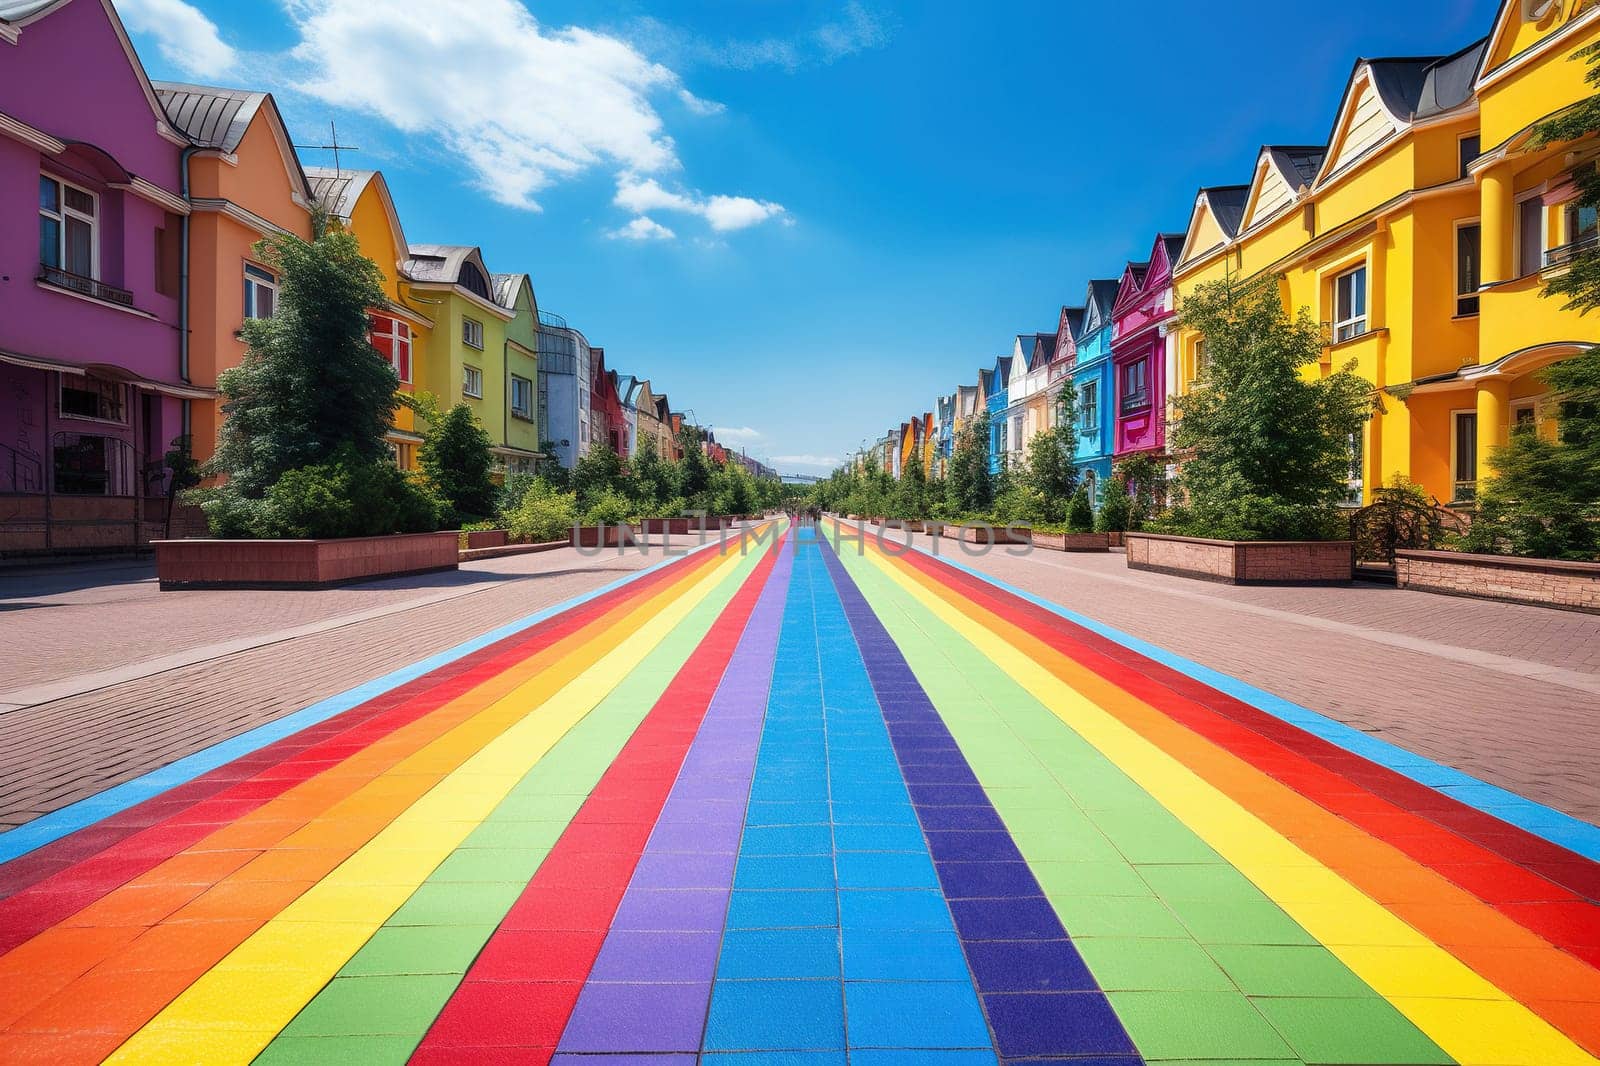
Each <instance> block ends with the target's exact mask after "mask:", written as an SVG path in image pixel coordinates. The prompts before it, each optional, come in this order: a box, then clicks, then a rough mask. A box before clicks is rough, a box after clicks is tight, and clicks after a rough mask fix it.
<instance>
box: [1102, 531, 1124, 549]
mask: <svg viewBox="0 0 1600 1066" xmlns="http://www.w3.org/2000/svg"><path fill="white" fill-rule="evenodd" d="M1122 537H1123V533H1122V530H1120V529H1117V530H1113V531H1111V532H1110V533H1107V534H1105V538H1106V543H1107V544H1108V545H1110V546H1111V547H1113V548H1120V547H1123V543H1122Z"/></svg>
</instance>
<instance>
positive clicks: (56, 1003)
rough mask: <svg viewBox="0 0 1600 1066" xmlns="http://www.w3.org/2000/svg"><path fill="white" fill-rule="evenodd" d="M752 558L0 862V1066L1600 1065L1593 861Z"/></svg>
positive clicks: (334, 715) (1204, 691)
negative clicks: (102, 1065)
mask: <svg viewBox="0 0 1600 1066" xmlns="http://www.w3.org/2000/svg"><path fill="white" fill-rule="evenodd" d="M841 531H842V532H843V533H845V534H847V535H850V536H849V538H848V539H843V540H841V539H839V533H840V532H841ZM760 532H761V533H762V534H764V538H763V539H761V540H759V541H754V542H752V541H751V540H749V539H746V540H745V541H743V542H741V544H740V545H739V549H738V550H736V549H735V548H734V547H732V546H730V547H729V548H727V549H719V548H718V546H716V545H711V546H708V547H706V548H703V549H700V550H697V551H695V552H693V553H691V554H689V555H687V556H683V557H677V558H672V559H665V560H663V561H662V562H660V563H658V564H657V565H655V566H652V567H650V568H649V569H647V570H645V571H642V572H641V573H639V574H637V575H635V576H632V577H630V578H628V579H626V580H624V581H620V582H617V583H615V584H614V585H611V586H608V587H606V588H604V589H601V590H600V591H598V592H596V593H594V594H591V595H589V596H587V597H584V598H583V599H582V600H581V601H577V602H573V603H571V604H568V605H564V606H563V608H561V609H558V610H554V611H549V612H545V613H543V614H540V615H536V616H533V617H530V618H528V619H524V620H523V621H522V622H519V623H517V624H514V625H512V626H508V627H505V628H504V629H501V630H496V631H494V632H492V633H488V634H485V635H484V636H483V637H482V638H480V639H478V640H476V641H473V642H471V643H469V644H467V645H464V646H462V647H459V648H456V649H454V650H452V651H450V652H447V653H444V654H442V655H439V656H436V657H434V658H432V659H429V660H427V661H425V662H423V663H419V664H416V665H415V666H414V667H411V668H408V669H406V670H402V671H399V672H398V673H396V674H393V675H390V676H388V677H385V678H380V679H378V680H376V681H374V682H372V683H370V684H368V685H366V686H363V687H362V688H360V689H358V690H355V691H353V692H351V693H346V694H344V695H342V696H338V697H335V698H333V699H330V700H327V701H324V702H323V703H319V704H317V705H314V706H312V707H307V708H305V709H304V710H302V711H300V712H298V713H297V714H295V715H292V716H290V717H289V718H287V719H284V720H283V721H281V722H279V723H276V724H275V725H274V726H272V727H268V728H264V729H261V730H257V731H255V732H252V733H248V734H245V735H243V736H241V737H238V738H235V739H234V740H233V741H230V742H228V743H227V744H224V745H221V746H219V747H218V748H215V749H211V750H208V751H205V752H201V753H199V754H197V755H195V756H191V757H190V758H188V759H185V760H183V761H182V762H179V763H175V764H173V765H172V766H169V767H166V768H164V769H162V770H160V771H157V772H156V773H153V774H151V775H148V776H147V777H145V778H141V779H139V780H137V781H133V782H130V783H128V784H126V785H122V786H118V787H117V788H116V789H113V790H111V791H109V792H107V793H105V794H103V795H101V796H99V797H96V798H95V799H93V800H90V801H86V802H85V803H81V804H78V805H75V806H73V807H69V808H66V809H64V810H62V811H58V812H56V813H55V814H52V815H49V816H47V817H45V818H41V819H39V820H38V821H36V822H33V823H30V824H28V825H25V826H23V827H21V828H19V829H17V830H14V831H12V832H10V833H7V834H5V835H3V836H0V1062H3V1063H27V1062H48V1063H50V1064H52V1066H67V1064H72V1063H86V1062H98V1061H101V1060H109V1061H112V1062H157V1063H188V1062H196V1063H229V1062H239V1063H243V1062H250V1061H256V1062H263V1063H290V1062H309V1063H319V1064H322V1063H386V1062H396V1063H398V1062H405V1061H408V1060H409V1061H413V1062H418V1063H429V1064H455V1063H463V1064H464V1063H496V1062H508V1063H510V1062H515V1063H552V1062H553V1063H559V1064H565V1066H578V1064H595V1066H600V1064H612V1066H622V1064H648V1066H687V1064H706V1066H766V1064H794V1066H843V1064H846V1063H849V1064H851V1066H901V1064H908V1066H909V1064H931V1066H968V1064H973V1066H976V1064H980V1063H988V1064H993V1063H1001V1062H1003V1063H1022V1062H1031V1063H1038V1064H1046V1063H1051V1064H1055V1063H1073V1064H1077V1066H1110V1064H1118V1066H1128V1064H1132V1063H1136V1062H1141V1061H1144V1062H1208V1063H1213V1064H1216V1063H1221V1062H1250V1063H1295V1062H1300V1063H1451V1062H1456V1063H1467V1064H1530V1066H1561V1064H1565V1063H1579V1062H1594V1061H1596V1059H1595V1058H1594V1055H1595V1054H1596V1053H1597V1052H1600V907H1597V905H1596V903H1595V899H1596V897H1597V895H1600V865H1597V863H1596V859H1597V857H1600V830H1596V828H1595V827H1593V826H1590V825H1587V824H1585V823H1581V822H1577V821H1574V820H1572V819H1570V818H1568V817H1566V816H1564V815H1562V814H1559V813H1558V812H1555V811H1552V810H1549V809H1548V808H1544V807H1540V806H1538V805H1536V804H1533V803H1530V802H1528V801H1526V800H1523V799H1520V798H1518V797H1516V796H1514V795H1511V794H1510V793H1506V792H1503V791H1501V790H1499V789H1496V788H1493V787H1491V786H1489V785H1486V784H1483V783H1481V782H1478V781H1475V780H1474V779H1472V778H1469V777H1467V776H1465V775H1463V774H1460V773H1458V772H1456V771H1453V770H1450V769H1448V768H1445V767H1442V766H1438V765H1436V764H1433V763H1430V762H1428V761H1427V760H1425V759H1422V758H1420V757H1417V756H1414V755H1411V754H1408V753H1406V752H1403V751H1401V750H1399V749H1396V748H1393V747H1390V746H1389V745H1386V744H1384V743H1383V742H1381V741H1377V740H1375V739H1373V738H1370V737H1367V736H1365V735H1363V734H1360V733H1357V732H1354V731H1352V730H1349V729H1346V728H1345V727H1343V726H1340V725H1339V724H1337V723H1335V722H1332V721H1330V720H1328V719H1326V718H1322V717H1320V716H1318V715H1316V714H1314V713H1312V712H1310V711H1308V710H1305V709H1303V708H1298V707H1294V706H1292V705H1290V704H1287V703H1285V702H1283V701H1282V700H1278V699H1276V698H1274V697H1272V696H1270V695H1268V694H1266V693H1263V692H1260V691H1257V690H1254V689H1251V688H1249V687H1247V686H1245V685H1243V684H1241V683H1239V682H1237V681H1234V680H1232V679H1229V678H1226V677H1222V676H1220V675H1217V674H1215V673H1212V672H1210V671H1207V670H1205V669H1203V668H1201V667H1199V666H1197V665H1195V664H1193V663H1188V662H1185V661H1183V660H1180V659H1177V658H1176V657H1174V656H1172V655H1170V654H1167V653H1165V652H1163V651H1161V650H1160V649H1157V648H1153V647H1149V646H1147V645H1143V644H1141V643H1139V642H1138V641H1136V640H1134V639H1133V638H1131V637H1128V636H1125V635H1123V634H1120V633H1116V632H1114V631H1111V630H1109V629H1107V628H1105V627H1103V626H1100V625H1098V624H1096V623H1094V622H1093V621H1092V620H1089V619H1086V618H1082V617H1078V616H1075V615H1071V614H1068V613H1065V612H1062V611H1060V610H1058V609H1056V608H1054V607H1052V606H1051V605H1049V604H1048V603H1046V602H1044V601H1042V600H1039V599H1037V598H1035V597H1033V596H1030V595H1029V594H1027V593H1026V592H1023V591H1021V590H1014V589H1009V588H1007V587H1005V586H1002V585H999V584H997V583H995V582H994V581H992V580H990V579H988V578H985V577H984V576H982V575H981V574H979V573H977V572H976V571H974V570H971V569H969V568H967V567H964V566H962V565H960V563H959V561H949V560H941V559H936V558H934V557H932V556H930V555H927V554H924V553H922V552H920V551H913V552H903V551H890V550H886V549H885V547H884V546H883V545H880V544H877V543H874V542H873V541H871V540H870V539H861V538H858V537H855V536H854V535H853V534H854V530H852V529H847V528H842V527H838V526H833V525H830V526H828V527H826V530H818V529H816V528H813V527H809V526H806V527H801V528H798V529H788V528H786V527H785V526H784V525H783V524H782V523H771V524H769V525H767V526H766V527H763V529H762V530H761V531H760ZM825 532H826V533H830V534H832V536H833V542H832V543H830V542H829V540H828V539H825V537H824V533H825ZM745 548H753V549H754V550H742V549H745Z"/></svg>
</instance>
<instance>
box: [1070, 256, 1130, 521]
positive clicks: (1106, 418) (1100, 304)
mask: <svg viewBox="0 0 1600 1066" xmlns="http://www.w3.org/2000/svg"><path fill="white" fill-rule="evenodd" d="M1117 289H1118V282H1117V281H1115V280H1111V279H1103V280H1099V281H1091V282H1089V287H1088V290H1087V292H1086V293H1085V294H1084V299H1083V320H1082V324H1081V326H1080V329H1079V332H1078V333H1077V334H1074V335H1073V344H1072V385H1073V388H1074V389H1075V390H1076V391H1077V393H1078V455H1077V466H1078V473H1079V476H1080V477H1082V478H1083V480H1084V482H1085V483H1086V484H1088V485H1089V486H1090V487H1091V490H1092V491H1091V493H1090V495H1091V496H1093V497H1094V498H1095V499H1096V500H1098V499H1099V498H1100V492H1101V490H1102V489H1103V488H1104V487H1105V484H1106V482H1107V481H1108V480H1109V479H1110V477H1111V455H1112V450H1113V445H1114V442H1115V440H1116V419H1115V413H1114V412H1115V408H1116V391H1115V384H1114V379H1113V377H1112V372H1111V370H1112V367H1111V312H1112V308H1113V307H1114V306H1115V305H1116V301H1117ZM1058 336H1059V334H1058Z"/></svg>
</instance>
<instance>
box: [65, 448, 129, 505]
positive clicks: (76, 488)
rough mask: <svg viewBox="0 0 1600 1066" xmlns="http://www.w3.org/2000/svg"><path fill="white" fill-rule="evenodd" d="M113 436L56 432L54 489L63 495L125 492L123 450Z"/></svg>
mask: <svg viewBox="0 0 1600 1066" xmlns="http://www.w3.org/2000/svg"><path fill="white" fill-rule="evenodd" d="M126 447H127V445H126V444H125V443H124V442H122V441H120V440H117V439H115V438H113V437H100V436H94V435H91V434H87V433H58V434H56V441H55V446H54V448H53V449H52V458H53V459H54V463H55V468H54V473H55V490H56V491H57V492H59V493H61V494H62V495H65V496H116V495H122V494H124V493H125V491H126V487H125V485H123V484H122V482H124V481H125V480H126V478H124V477H123V476H122V475H123V474H124V473H125V466H124V460H125V458H126V457H125V455H124V452H123V449H124V448H126Z"/></svg>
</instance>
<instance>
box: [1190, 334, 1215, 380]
mask: <svg viewBox="0 0 1600 1066" xmlns="http://www.w3.org/2000/svg"><path fill="white" fill-rule="evenodd" d="M1210 365H1211V353H1210V352H1208V351H1206V339H1205V338H1204V337H1201V338H1200V339H1199V340H1197V341H1195V342H1194V377H1193V378H1192V379H1191V380H1190V382H1189V384H1191V385H1194V384H1197V383H1199V381H1200V380H1201V379H1202V378H1204V377H1205V376H1206V368H1207V367H1208V366H1210Z"/></svg>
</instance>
